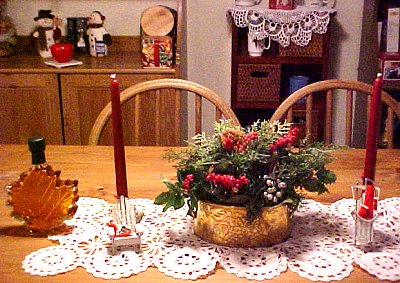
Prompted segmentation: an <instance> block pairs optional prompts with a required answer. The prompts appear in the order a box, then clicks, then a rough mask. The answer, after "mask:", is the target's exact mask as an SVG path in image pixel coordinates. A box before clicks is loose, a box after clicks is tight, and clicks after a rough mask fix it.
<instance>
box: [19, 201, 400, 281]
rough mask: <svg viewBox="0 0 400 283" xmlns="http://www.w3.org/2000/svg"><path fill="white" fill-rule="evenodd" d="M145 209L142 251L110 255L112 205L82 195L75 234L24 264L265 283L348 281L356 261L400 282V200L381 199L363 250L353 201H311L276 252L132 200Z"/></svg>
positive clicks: (108, 274)
mask: <svg viewBox="0 0 400 283" xmlns="http://www.w3.org/2000/svg"><path fill="white" fill-rule="evenodd" d="M130 201H131V202H133V203H134V204H135V205H136V206H137V207H138V208H140V209H142V210H143V211H145V216H144V218H143V220H142V223H143V225H144V226H145V229H146V230H145V233H144V235H143V236H142V250H141V252H135V250H133V249H132V248H131V249H129V248H124V249H122V250H120V251H118V252H117V253H115V255H111V253H110V251H109V249H110V240H109V236H108V234H107V229H106V225H105V223H106V222H108V221H109V220H110V219H111V206H112V205H111V204H110V203H107V202H106V201H104V200H101V199H96V198H87V197H81V198H80V199H79V202H78V206H79V208H78V211H77V213H76V214H75V216H74V218H73V219H72V220H69V221H68V225H73V226H75V228H74V229H73V231H72V232H71V233H70V234H66V235H57V236H52V237H49V239H50V240H56V241H58V242H59V245H57V246H50V247H47V248H43V249H40V250H38V251H35V252H32V253H31V254H29V255H27V256H26V257H25V260H24V261H23V263H22V267H23V269H24V270H25V272H27V273H29V274H32V275H40V276H47V275H55V274H59V273H65V272H68V271H70V270H74V269H75V268H77V267H78V266H80V267H83V268H85V269H86V271H87V272H89V273H91V274H93V276H96V277H101V278H106V279H118V278H122V277H129V276H132V275H134V274H138V273H140V272H144V271H145V270H146V269H147V268H148V267H150V266H152V267H156V268H158V270H159V271H161V272H163V273H165V274H166V275H167V276H172V277H174V278H182V279H197V278H204V277H207V276H208V275H209V274H211V273H213V271H214V270H215V269H216V265H217V263H218V262H219V263H220V265H221V266H222V267H223V268H224V269H225V270H226V271H227V272H229V273H233V274H235V275H237V276H238V277H244V278H247V279H254V280H265V279H271V278H274V277H276V276H279V275H280V273H282V272H284V271H286V270H287V269H290V270H291V271H293V272H296V273H298V274H299V275H300V276H302V277H305V278H308V279H311V280H316V281H330V280H341V279H343V278H345V277H347V276H349V275H350V273H351V272H352V270H353V265H352V263H354V262H355V263H356V264H358V265H359V266H360V267H361V268H362V269H364V270H366V271H367V272H369V273H370V274H373V275H375V276H376V277H378V278H379V279H382V280H393V281H395V280H400V215H399V211H400V198H390V199H385V200H382V201H380V202H379V209H378V212H379V217H378V218H377V220H376V222H375V223H374V242H373V243H372V244H371V245H369V246H368V247H367V248H363V249H360V248H358V247H355V246H354V244H353V229H354V220H353V218H352V216H351V214H350V213H351V211H352V210H353V209H354V200H352V199H343V200H340V201H337V202H335V203H333V204H332V205H324V204H321V203H319V202H316V201H312V200H306V201H305V203H304V204H303V205H302V206H301V207H300V209H299V210H298V211H297V212H296V213H295V215H294V231H293V233H292V236H291V237H290V238H289V239H288V240H287V241H286V242H284V243H282V244H279V245H275V246H273V247H270V248H252V249H240V248H227V247H222V246H217V245H213V244H210V243H208V242H205V241H203V240H201V239H199V238H198V237H197V236H195V235H194V234H193V233H192V225H193V220H192V218H191V217H188V216H186V215H185V214H186V210H185V209H179V210H177V211H167V212H164V213H163V212H162V207H160V206H158V205H154V204H153V202H152V201H151V200H149V199H132V200H130Z"/></svg>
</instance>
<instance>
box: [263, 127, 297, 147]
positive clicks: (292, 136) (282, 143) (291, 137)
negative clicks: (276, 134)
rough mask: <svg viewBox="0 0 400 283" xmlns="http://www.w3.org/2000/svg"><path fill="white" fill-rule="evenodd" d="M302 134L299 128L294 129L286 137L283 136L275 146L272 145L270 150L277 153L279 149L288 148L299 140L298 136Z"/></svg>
mask: <svg viewBox="0 0 400 283" xmlns="http://www.w3.org/2000/svg"><path fill="white" fill-rule="evenodd" d="M299 132H300V129H299V128H296V127H295V128H292V129H291V130H290V131H289V132H288V133H287V134H286V135H283V136H281V137H280V138H279V139H277V140H276V141H275V142H274V143H273V144H270V146H269V149H270V150H271V151H275V150H277V149H278V148H284V147H287V146H288V145H289V144H291V143H293V142H295V141H296V140H297V137H298V134H299Z"/></svg>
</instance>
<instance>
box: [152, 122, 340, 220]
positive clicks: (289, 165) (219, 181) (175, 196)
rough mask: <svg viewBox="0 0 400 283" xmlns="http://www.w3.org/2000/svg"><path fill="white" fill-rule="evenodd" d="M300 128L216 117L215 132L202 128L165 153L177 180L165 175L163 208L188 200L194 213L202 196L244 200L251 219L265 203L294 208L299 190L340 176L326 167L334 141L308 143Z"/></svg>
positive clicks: (320, 187) (316, 188)
mask: <svg viewBox="0 0 400 283" xmlns="http://www.w3.org/2000/svg"><path fill="white" fill-rule="evenodd" d="M298 132H299V130H298V129H297V128H291V124H290V123H286V122H284V123H281V122H279V121H276V122H269V121H262V122H260V121H257V122H256V123H254V124H253V125H252V126H251V127H250V128H249V129H248V130H247V131H246V130H245V129H243V128H241V127H235V126H232V125H231V123H230V122H229V121H221V122H218V123H216V124H215V127H214V134H213V135H212V136H206V135H205V134H204V133H202V134H198V135H196V136H195V137H194V141H193V143H190V144H189V145H188V147H187V149H185V150H183V151H180V152H175V151H170V152H169V153H168V154H167V155H166V158H167V159H169V160H170V161H173V162H175V166H176V168H177V179H178V180H177V181H176V182H171V181H169V180H165V179H164V180H163V182H164V183H165V185H166V187H167V188H168V191H166V192H163V193H161V194H160V195H158V196H157V198H156V200H155V203H156V204H160V205H164V210H166V209H168V208H170V207H173V208H174V209H178V208H180V207H182V206H184V204H185V203H186V204H187V206H188V214H189V215H192V216H195V215H196V211H197V201H198V200H203V201H208V202H213V203H218V204H226V205H234V206H243V207H246V208H247V219H248V220H249V221H252V220H253V219H255V218H256V217H257V216H258V215H259V213H260V211H261V208H263V207H265V206H274V205H277V204H280V203H286V204H287V205H289V206H290V207H291V208H292V209H296V208H297V206H298V204H299V202H300V200H301V198H302V195H301V193H300V192H299V191H301V190H302V189H304V190H306V191H310V192H316V193H318V194H321V193H324V192H327V191H328V190H327V188H326V184H330V183H333V182H335V180H336V176H335V174H334V173H333V172H332V171H330V170H328V169H326V168H325V165H326V164H327V163H329V162H330V161H331V158H330V156H329V151H330V150H332V149H333V147H329V146H324V145H323V144H312V145H306V143H305V142H304V141H301V140H298V138H297V136H298ZM293 145H296V147H293Z"/></svg>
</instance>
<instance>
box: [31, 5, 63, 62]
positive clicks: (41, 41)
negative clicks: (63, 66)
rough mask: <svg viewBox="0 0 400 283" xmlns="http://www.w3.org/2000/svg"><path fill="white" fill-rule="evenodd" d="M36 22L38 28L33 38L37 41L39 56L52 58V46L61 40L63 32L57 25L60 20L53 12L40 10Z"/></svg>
mask: <svg viewBox="0 0 400 283" xmlns="http://www.w3.org/2000/svg"><path fill="white" fill-rule="evenodd" d="M34 20H35V22H36V23H37V25H38V26H37V27H36V29H35V30H34V31H33V33H32V36H33V37H34V38H35V39H36V43H37V49H38V51H39V54H40V56H42V57H43V58H51V57H52V56H51V51H50V46H51V45H53V44H54V43H56V42H57V40H58V39H60V38H61V30H60V28H59V27H58V26H57V25H56V23H58V22H59V19H57V18H55V17H54V15H52V14H51V10H39V14H38V16H37V17H35V18H34Z"/></svg>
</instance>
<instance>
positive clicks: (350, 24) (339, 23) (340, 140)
mask: <svg viewBox="0 0 400 283" xmlns="http://www.w3.org/2000/svg"><path fill="white" fill-rule="evenodd" d="M363 7H364V0H352V1H351V5H350V4H349V2H348V1H346V0H336V6H335V9H336V10H337V12H336V15H335V18H334V20H333V22H332V24H333V26H332V37H331V49H330V55H331V56H330V75H329V76H330V78H334V79H336V78H337V79H348V80H357V79H358V63H359V54H360V42H361V30H362V16H363V15H362V13H363ZM345 103H346V102H345V96H335V101H334V112H333V115H334V117H335V118H334V121H335V123H334V127H333V137H334V139H333V142H334V143H337V144H344V139H345V115H343V114H342V113H343V112H342V110H344V109H345Z"/></svg>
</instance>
